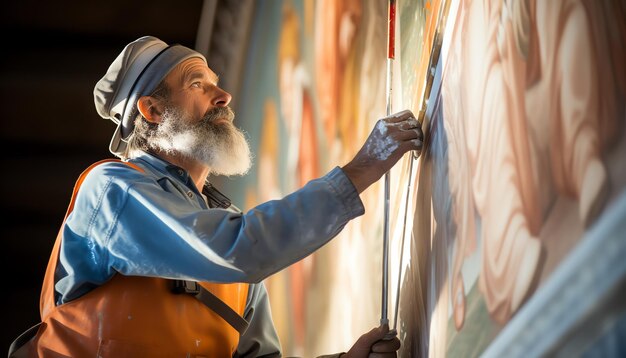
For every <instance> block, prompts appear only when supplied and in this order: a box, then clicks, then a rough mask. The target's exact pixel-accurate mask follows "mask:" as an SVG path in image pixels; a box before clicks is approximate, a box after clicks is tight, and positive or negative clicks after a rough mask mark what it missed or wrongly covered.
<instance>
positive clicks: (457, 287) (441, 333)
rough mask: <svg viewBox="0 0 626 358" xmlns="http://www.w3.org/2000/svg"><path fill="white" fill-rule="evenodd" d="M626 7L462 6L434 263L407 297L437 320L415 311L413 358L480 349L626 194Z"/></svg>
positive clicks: (420, 251)
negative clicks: (606, 211) (616, 201)
mask: <svg viewBox="0 0 626 358" xmlns="http://www.w3.org/2000/svg"><path fill="white" fill-rule="evenodd" d="M625 10H626V6H625V3H624V2H623V1H606V2H593V1H577V0H572V1H569V0H562V1H531V0H527V1H475V0H474V1H460V2H459V3H458V8H457V9H455V19H453V20H454V21H453V22H452V25H451V26H450V28H449V29H448V30H449V32H448V33H446V34H445V37H447V39H446V40H448V41H449V45H448V47H446V48H444V50H445V52H444V51H443V50H442V63H444V64H445V65H444V66H443V70H442V79H441V92H440V95H439V96H438V97H437V98H436V103H432V105H433V106H434V108H435V109H434V110H433V116H432V118H429V119H428V121H429V123H428V125H429V131H428V133H429V138H430V143H429V149H428V153H426V154H425V155H424V157H423V159H422V160H423V162H422V168H421V169H422V172H421V173H420V177H419V179H418V180H419V184H420V186H419V189H418V191H421V192H422V193H421V194H422V195H418V199H417V200H418V201H423V202H420V203H418V210H417V211H416V213H415V218H416V221H415V223H414V228H415V230H414V235H415V241H414V242H413V246H412V247H411V252H412V254H413V255H415V256H416V257H419V258H423V260H422V261H423V262H424V261H425V263H423V264H422V263H420V264H418V265H416V266H415V267H411V268H410V269H409V272H408V274H407V276H409V277H411V279H408V280H406V281H405V282H404V284H405V287H403V295H404V296H407V297H406V298H405V299H404V302H405V303H406V302H410V301H411V300H413V301H417V302H421V301H420V299H421V300H422V301H423V302H425V303H424V306H425V308H426V313H425V315H426V317H424V318H423V319H422V320H421V325H420V314H419V312H416V310H415V308H413V307H415V306H416V305H415V304H414V305H413V306H412V307H408V306H407V307H406V308H405V310H404V312H403V314H402V318H403V322H406V323H405V324H404V327H405V331H406V335H405V339H404V343H405V344H404V349H407V350H410V352H407V351H405V352H404V355H406V356H409V355H413V356H418V355H421V356H425V355H429V356H464V357H466V356H477V355H479V354H480V353H482V352H483V351H484V350H485V349H486V347H487V346H488V345H489V344H490V343H491V342H492V341H493V340H494V339H495V338H496V337H497V335H498V333H499V332H500V331H501V330H502V329H503V327H505V326H506V325H507V324H508V323H509V322H510V321H511V320H512V319H514V317H515V314H516V313H517V312H519V310H520V309H521V307H522V306H523V305H524V303H525V302H527V301H528V300H529V299H530V297H532V295H533V294H534V293H535V292H537V290H539V289H540V288H541V287H542V285H543V284H544V283H545V282H546V281H547V278H548V277H549V276H550V274H551V273H552V272H553V271H554V269H555V268H556V267H557V266H558V264H559V262H560V261H562V260H563V259H564V258H565V257H566V256H567V255H568V253H569V252H570V251H571V250H572V249H573V248H574V247H575V246H576V245H577V244H578V243H579V242H580V241H581V240H582V239H583V238H584V237H585V234H586V233H587V232H588V231H589V230H590V229H591V228H592V227H593V225H594V224H595V223H596V222H597V221H598V218H599V217H600V216H602V215H604V214H605V210H606V209H607V208H608V207H610V205H611V203H612V201H613V200H615V199H616V198H617V197H618V196H619V194H620V193H622V192H623V191H624V187H625V186H626V164H625V162H624V159H623V158H624V156H626V142H625V141H626V138H625V137H624V135H625V133H624V127H625V126H624V122H625V121H626V118H625V113H624V110H625V108H624V103H625V102H624V94H625V89H626V87H625V84H626V76H625V72H624V66H623V64H624V63H626V58H625V54H626V52H625V50H626V46H625V41H626V31H625V29H626V28H625V27H624V22H623V19H624V15H625V14H626V12H625ZM422 184H424V185H422ZM420 205H421V206H420ZM418 261H419V260H418ZM420 279H421V280H420ZM404 296H403V297H404ZM401 302H402V301H401ZM420 307H421V306H420ZM418 329H420V330H419V331H418ZM416 332H419V333H416ZM442 337H445V339H442Z"/></svg>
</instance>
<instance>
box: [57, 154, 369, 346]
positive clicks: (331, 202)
mask: <svg viewBox="0 0 626 358" xmlns="http://www.w3.org/2000/svg"><path fill="white" fill-rule="evenodd" d="M130 161H131V162H132V163H134V164H136V165H138V166H139V167H141V168H142V169H144V172H140V171H138V170H136V169H133V168H132V167H130V166H128V165H126V164H124V163H117V162H109V163H105V164H102V165H99V166H97V167H96V168H94V169H93V170H92V171H91V172H90V173H89V174H88V175H87V177H86V178H85V181H84V182H83V184H82V186H81V188H80V190H79V192H78V195H77V197H76V202H75V206H74V210H73V211H72V213H71V214H70V215H69V216H68V218H67V220H66V222H65V226H64V227H63V241H62V244H61V248H60V254H59V265H58V267H57V270H56V275H55V281H56V285H55V289H56V299H57V304H61V303H65V302H69V301H71V300H73V299H75V298H78V297H80V296H81V295H83V294H85V293H87V292H89V291H90V290H91V289H93V288H95V287H97V286H99V285H102V284H103V283H105V282H107V281H108V280H109V279H110V278H111V277H112V276H113V275H114V274H116V273H121V274H123V275H134V276H149V277H162V278H170V279H183V280H195V281H209V282H222V283H230V282H248V283H259V282H261V280H263V279H264V278H266V277H268V276H270V275H271V274H273V273H275V272H277V271H279V270H282V269H283V268H285V267H287V266H289V265H290V264H292V263H294V262H296V261H299V260H300V259H302V258H304V257H306V256H308V255H309V254H311V253H312V252H314V251H315V250H317V249H318V248H319V247H321V246H323V245H324V244H326V243H327V242H328V241H329V240H330V239H332V238H333V237H334V236H336V235H337V234H338V233H339V232H340V231H341V229H342V228H343V227H344V226H345V225H346V223H347V222H348V221H350V220H351V219H353V218H355V217H357V216H359V215H362V214H363V213H364V208H363V204H362V202H361V200H360V198H359V195H358V193H357V192H356V190H355V188H354V186H353V184H352V182H351V181H350V180H349V179H348V178H347V177H346V175H345V174H344V173H343V171H342V170H341V169H340V168H338V167H337V168H335V169H333V170H332V171H330V172H329V173H328V174H326V175H325V176H323V177H321V178H319V179H315V180H312V181H310V182H309V183H307V184H306V185H305V186H304V187H303V188H302V189H300V190H297V191H295V192H294V193H292V194H290V195H288V196H286V197H285V198H283V199H280V200H273V201H269V202H266V203H263V204H261V205H259V206H257V207H255V208H253V209H251V210H250V211H248V212H247V213H241V212H239V211H238V210H237V209H236V208H233V207H231V208H228V209H220V208H209V207H208V205H207V203H206V201H205V198H204V197H203V196H202V194H201V193H200V192H198V190H197V188H196V187H195V185H194V183H193V181H192V179H191V177H190V176H189V174H188V173H187V172H186V171H185V170H183V169H182V168H180V167H177V166H175V165H172V164H170V163H168V162H166V161H164V160H162V159H160V158H158V157H156V156H153V155H150V154H147V153H144V154H142V155H139V156H138V157H137V158H134V159H131V160H130ZM247 302H248V305H249V306H250V307H248V306H247V307H246V310H247V312H252V311H254V309H252V308H254V306H259V305H260V306H263V307H265V306H267V307H266V308H265V310H266V311H267V312H265V313H262V312H256V313H255V316H257V317H256V318H255V319H257V320H261V321H262V320H266V321H269V323H267V322H265V323H262V322H261V323H260V325H259V327H256V328H255V327H254V326H253V322H251V326H250V328H249V329H248V330H249V331H250V329H252V331H251V332H250V334H251V335H254V334H255V332H256V331H265V330H266V329H267V326H268V325H269V326H271V330H272V332H271V334H269V336H272V335H273V336H275V335H276V334H275V332H274V331H273V325H272V324H271V317H270V315H269V305H268V303H267V293H266V292H265V288H264V287H263V285H262V284H261V285H252V286H251V287H250V294H249V297H248V301H247ZM248 308H250V310H248ZM259 308H262V307H259ZM244 316H245V314H244ZM259 317H261V318H259ZM259 334H263V333H259ZM245 335H246V336H247V335H248V332H246V334H245ZM241 338H242V342H241V344H244V345H245V344H248V343H249V342H248V343H246V340H245V339H244V338H246V337H243V336H242V337H241ZM265 338H267V337H265ZM265 338H263V337H261V338H259V337H253V338H252V339H253V340H254V339H261V340H262V339H265ZM270 338H271V337H270ZM241 344H240V345H241ZM238 351H239V349H238Z"/></svg>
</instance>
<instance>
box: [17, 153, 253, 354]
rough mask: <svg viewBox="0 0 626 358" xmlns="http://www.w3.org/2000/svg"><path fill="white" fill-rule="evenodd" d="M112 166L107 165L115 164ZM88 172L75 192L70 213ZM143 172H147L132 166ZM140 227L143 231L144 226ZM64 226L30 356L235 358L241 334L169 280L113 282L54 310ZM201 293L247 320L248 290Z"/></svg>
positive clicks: (236, 287)
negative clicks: (178, 291) (175, 288)
mask: <svg viewBox="0 0 626 358" xmlns="http://www.w3.org/2000/svg"><path fill="white" fill-rule="evenodd" d="M115 160H116V159H110V160H105V161H115ZM105 161H100V162H98V163H95V164H93V165H92V166H90V167H89V168H87V169H86V170H85V171H84V172H83V173H82V174H81V176H80V177H79V179H78V181H77V182H76V185H75V187H74V192H73V194H72V200H71V202H70V205H69V207H68V210H67V214H66V216H65V218H66V219H67V215H69V213H70V212H71V211H72V209H73V207H74V201H75V198H76V194H77V192H78V190H79V188H80V185H81V184H82V182H83V180H84V178H85V176H86V174H87V173H88V172H89V171H90V170H91V169H92V168H94V167H95V166H96V165H98V164H100V163H102V162H105ZM126 164H128V165H131V166H132V167H134V168H135V169H137V170H140V171H142V172H143V170H142V169H141V168H139V167H137V166H135V165H133V164H130V163H126ZM138 224H139V223H138ZM62 232H63V226H62V228H61V230H60V231H59V234H58V235H57V240H56V242H55V244H54V248H53V250H52V254H51V257H50V261H49V262H48V267H47V270H46V275H45V278H44V282H43V288H42V292H41V299H40V311H41V319H42V324H41V325H40V327H39V329H38V331H37V334H36V336H35V337H34V338H33V339H31V340H30V341H29V342H28V343H27V345H28V351H30V352H31V354H34V355H35V356H38V357H75V358H80V357H102V358H105V357H231V356H232V355H233V353H234V352H235V350H236V348H237V345H238V343H239V333H238V332H237V330H235V329H234V328H233V327H232V326H231V325H229V324H228V323H226V321H224V319H223V318H222V317H220V316H219V315H218V314H217V313H215V312H214V311H212V310H211V309H209V308H208V307H207V306H205V305H204V304H203V303H202V302H200V301H199V300H198V299H196V298H195V297H193V296H191V295H186V294H178V295H177V294H173V293H172V292H171V290H170V280H166V279H161V278H151V277H140V276H124V275H121V274H115V275H114V276H113V278H112V279H111V280H110V281H108V282H107V283H105V284H103V285H101V286H99V287H97V288H95V289H93V290H92V291H90V292H88V293H87V294H85V295H83V296H81V297H79V298H77V299H75V300H73V301H70V302H68V303H64V304H61V305H58V306H57V305H55V300H54V272H55V269H56V267H57V259H58V256H59V247H60V243H61V240H62ZM200 285H201V286H202V287H204V288H206V289H207V290H209V291H210V292H212V293H213V294H214V295H215V296H217V297H218V298H220V299H221V300H222V301H223V302H225V303H226V304H227V305H228V306H230V308H232V309H233V310H234V311H235V312H237V313H238V314H239V315H243V312H244V309H245V305H246V300H247V295H248V284H239V283H236V284H213V283H206V282H201V283H200Z"/></svg>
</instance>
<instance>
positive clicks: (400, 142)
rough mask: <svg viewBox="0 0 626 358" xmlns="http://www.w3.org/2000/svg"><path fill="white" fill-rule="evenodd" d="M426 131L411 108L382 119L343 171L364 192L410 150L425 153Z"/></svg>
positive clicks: (358, 190)
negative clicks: (423, 145) (423, 149)
mask: <svg viewBox="0 0 626 358" xmlns="http://www.w3.org/2000/svg"><path fill="white" fill-rule="evenodd" d="M423 141H424V133H422V128H421V126H420V124H419V122H418V121H417V119H415V116H414V115H413V113H412V112H411V111H409V110H405V111H402V112H398V113H396V114H393V115H391V116H389V117H385V118H383V119H379V120H378V122H376V126H374V129H373V130H372V132H371V133H370V135H369V137H368V138H367V140H366V141H365V144H363V147H362V148H361V150H359V152H358V153H357V155H356V156H355V157H354V158H353V159H352V160H351V161H350V163H348V164H346V165H345V166H343V168H342V169H343V171H344V173H346V175H347V176H348V178H350V180H351V181H352V183H353V184H354V186H355V188H356V190H357V192H359V194H360V193H362V192H363V191H364V190H365V189H367V187H369V186H370V185H372V184H373V183H375V182H376V181H377V180H378V179H380V177H381V176H383V174H385V173H386V172H387V171H389V169H391V167H393V165H394V164H396V162H397V161H398V160H400V158H402V155H403V154H404V153H406V152H408V151H410V150H415V151H417V152H419V153H420V154H421V151H422V144H423Z"/></svg>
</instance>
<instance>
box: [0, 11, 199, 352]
mask: <svg viewBox="0 0 626 358" xmlns="http://www.w3.org/2000/svg"><path fill="white" fill-rule="evenodd" d="M202 5H203V2H202V0H183V1H171V0H169V1H166V0H149V1H148V0H141V1H135V0H131V1H122V0H106V1H98V2H95V1H82V0H64V1H58V2H57V1H43V0H42V1H36V0H20V1H11V2H5V3H4V4H3V7H2V13H1V15H0V26H1V27H2V31H1V33H2V36H3V41H2V51H1V55H0V59H1V60H0V61H1V66H0V119H1V122H0V123H1V131H0V133H1V134H0V136H1V137H0V145H1V146H2V162H1V164H0V165H1V167H2V174H1V175H0V177H1V178H2V183H1V185H0V190H2V193H1V197H2V207H1V209H2V211H1V212H0V213H1V217H2V229H1V230H2V234H1V239H2V241H3V243H2V271H1V272H2V274H3V275H2V277H3V280H2V286H3V289H2V292H3V293H2V298H3V302H2V303H3V304H2V313H3V317H2V318H3V320H2V329H1V334H0V339H1V342H0V355H5V354H6V353H5V352H6V350H5V349H8V347H9V345H10V343H11V341H12V340H13V339H14V338H16V337H17V335H19V334H20V333H21V332H22V331H24V330H26V329H27V328H29V327H30V326H31V325H33V324H35V323H37V322H39V320H40V318H39V292H40V288H41V282H42V279H43V274H44V271H45V268H46V265H47V262H48V258H49V253H50V249H51V248H52V245H53V243H54V240H55V238H56V234H57V232H58V230H59V227H60V225H61V222H62V220H63V216H64V215H65V210H66V208H67V204H68V202H69V198H70V195H71V191H72V188H73V185H74V182H75V180H76V178H77V177H78V175H79V174H80V173H81V172H82V170H83V169H85V168H86V167H87V166H89V165H90V164H92V163H93V162H95V161H98V160H100V159H103V158H109V157H112V155H111V154H110V153H109V151H108V144H109V141H110V137H111V135H112V134H113V130H114V124H113V123H112V122H110V121H108V120H104V119H102V118H100V117H99V116H98V114H97V113H96V111H95V108H94V104H93V87H94V85H95V83H96V82H97V81H98V80H99V79H100V78H101V77H102V75H104V73H105V71H106V69H107V68H108V66H109V64H110V63H111V62H112V61H113V60H114V59H115V57H116V56H117V55H118V54H119V53H120V51H121V50H122V48H123V47H124V46H125V45H126V44H127V43H129V42H131V41H133V40H135V39H137V38H139V37H141V36H143V35H153V36H157V37H159V38H161V39H162V40H164V41H165V42H167V43H172V42H176V43H180V44H183V45H186V46H188V47H192V48H193V47H194V45H195V41H196V33H197V31H198V24H199V19H200V12H201V9H202Z"/></svg>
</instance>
